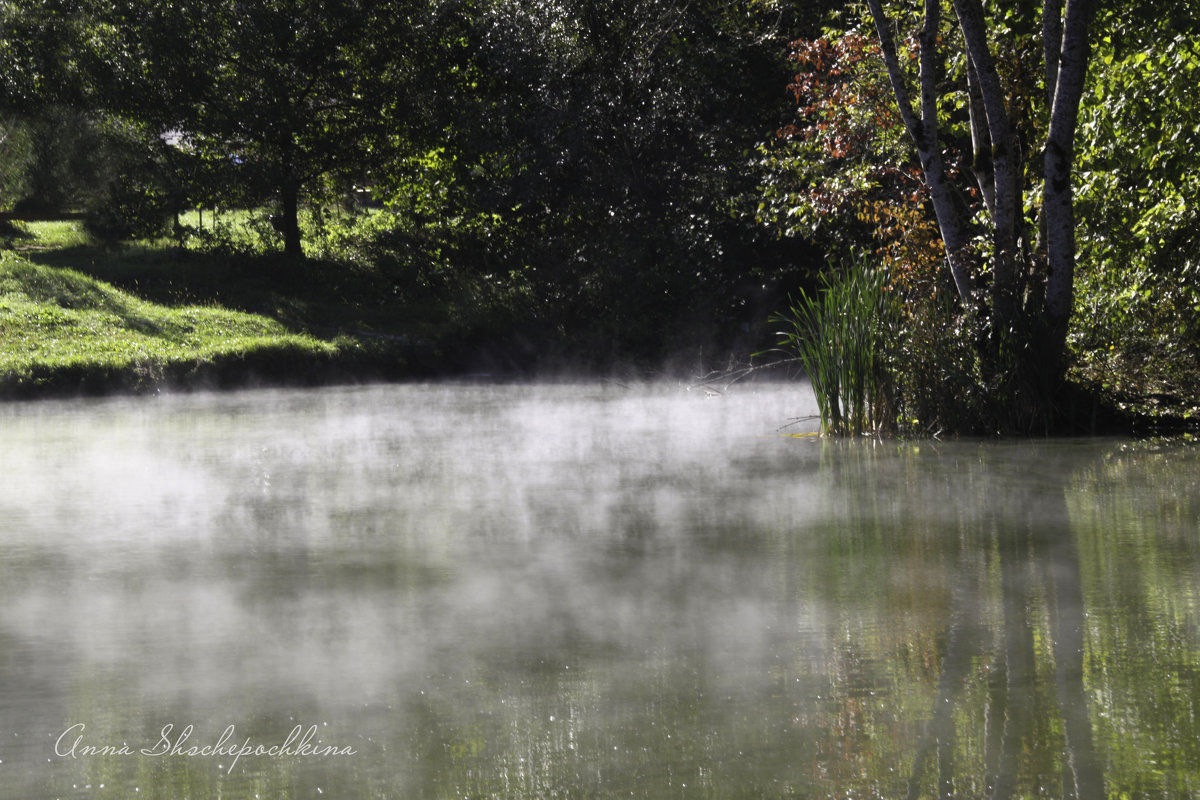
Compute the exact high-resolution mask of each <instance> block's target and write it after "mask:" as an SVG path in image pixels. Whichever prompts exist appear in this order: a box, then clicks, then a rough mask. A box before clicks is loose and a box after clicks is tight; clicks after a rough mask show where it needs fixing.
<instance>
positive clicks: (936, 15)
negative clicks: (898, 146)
mask: <svg viewBox="0 0 1200 800" xmlns="http://www.w3.org/2000/svg"><path fill="white" fill-rule="evenodd" d="M867 5H868V6H869V7H870V9H871V17H872V19H873V20H874V21H875V31H876V33H877V35H878V36H879V48H880V51H881V52H882V53H883V61H884V64H885V65H886V66H887V71H888V79H889V80H890V81H891V85H892V93H893V94H894V95H895V99H896V104H897V105H898V106H899V108H900V116H901V117H902V118H903V120H904V126H905V127H906V128H907V129H908V132H909V135H910V136H911V137H912V139H913V143H914V144H916V146H917V156H918V157H919V158H920V160H921V171H922V173H923V174H924V176H925V184H926V186H928V187H929V198H930V201H931V202H932V203H933V209H934V214H935V215H936V217H937V223H938V231H939V233H940V234H941V236H942V242H943V243H944V244H945V246H946V261H947V262H948V263H949V265H950V274H951V275H952V276H953V278H954V286H955V288H956V289H957V291H958V296H959V299H960V300H962V302H963V303H971V302H973V296H974V294H975V278H974V275H973V271H972V262H971V258H970V238H969V237H968V236H967V226H966V222H965V219H964V215H963V214H962V213H961V207H960V206H959V204H958V203H957V202H956V196H955V192H954V190H953V187H952V186H951V185H950V182H949V180H948V179H947V178H946V169H945V164H944V163H943V160H942V149H941V145H940V143H939V142H938V124H937V105H938V98H939V94H938V78H939V74H940V70H939V68H938V51H937V44H938V27H939V25H940V23H941V2H940V0H925V23H924V26H923V27H922V29H921V36H920V48H921V50H920V56H919V57H920V74H919V79H920V90H921V116H920V117H919V118H918V116H917V113H916V111H915V110H914V108H913V104H912V99H911V98H910V96H909V92H908V86H907V84H906V83H905V80H904V69H903V68H902V67H901V66H900V59H899V58H898V57H897V55H896V42H895V39H894V38H893V36H892V30H891V21H890V20H889V19H888V16H887V14H886V13H885V12H884V10H883V5H882V4H881V2H880V0H867Z"/></svg>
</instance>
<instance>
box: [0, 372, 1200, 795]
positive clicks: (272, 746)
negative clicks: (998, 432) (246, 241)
mask: <svg viewBox="0 0 1200 800" xmlns="http://www.w3.org/2000/svg"><path fill="white" fill-rule="evenodd" d="M805 413H811V408H810V400H809V399H808V398H807V397H806V395H805V394H804V393H803V392H801V391H800V390H799V389H798V387H797V386H795V385H758V386H755V385H747V386H739V387H734V388H733V389H732V390H731V391H730V392H728V393H727V394H725V395H721V396H712V397H710V396H706V395H705V394H704V393H697V392H689V391H687V390H686V388H685V387H679V386H673V385H672V386H667V385H652V386H645V385H634V386H625V385H618V384H603V385H553V386H542V387H530V386H476V385H430V386H424V385H413V386H385V387H369V388H347V389H325V390H315V391H307V390H306V391H250V392H238V393H233V394H225V395H202V394H200V395H186V396H174V397H161V398H153V399H147V398H142V399H113V400H99V401H97V400H91V401H70V402H45V403H36V404H27V403H18V404H11V405H7V406H3V407H0V430H3V436H4V441H3V443H2V444H0V521H2V522H0V525H2V528H0V785H3V786H4V787H6V788H5V789H3V791H2V792H0V795H2V796H4V797H9V796H11V797H14V798H15V797H20V798H30V799H31V800H37V799H38V798H68V797H101V798H133V797H148V798H183V797H187V798H194V799H207V798H218V797H220V798H235V799H239V798H253V797H263V798H266V797H296V798H317V797H335V798H368V797H369V798H393V797H394V798H451V797H456V798H461V797H534V798H549V797H571V798H575V797H600V798H607V797H653V798H658V797H664V798H666V797H671V798H675V797H712V798H741V797H747V798H749V797H883V798H892V797H929V796H936V795H937V794H938V793H939V792H941V793H943V794H947V795H953V796H956V797H981V798H982V797H988V798H991V797H1033V796H1053V797H1060V796H1074V797H1084V798H1090V797H1102V796H1112V797H1196V796H1200V744H1198V743H1200V709H1198V708H1197V702H1198V698H1200V635H1198V634H1200V628H1198V623H1200V616H1198V615H1200V580H1198V579H1200V525H1198V524H1197V521H1198V518H1200V485H1198V484H1200V479H1198V478H1197V477H1196V476H1197V474H1200V473H1198V471H1197V456H1196V451H1195V450H1193V449H1191V448H1188V447H1184V446H1167V445H1155V444H1147V443H1134V442H1126V441H1116V440H1084V441H1061V442H1049V443H1045V442H1042V443H1029V442H1019V443H995V442H942V443H935V442H919V443H914V442H900V443H897V442H886V443H879V442H869V441H862V442H825V441H821V440H819V439H816V438H814V437H804V436H802V437H794V436H788V435H786V434H789V433H795V432H800V431H805V430H811V429H812V423H805V424H802V425H799V426H796V425H793V426H790V427H786V428H783V429H782V430H781V427H782V426H787V425H788V423H789V421H790V419H791V418H793V417H796V416H798V415H802V414H805ZM806 425H807V427H805V426H806ZM168 726H169V727H168ZM164 731H165V733H164ZM245 748H249V752H247V753H246V754H244V755H237V753H238V751H239V750H242V749H245ZM172 750H173V751H174V752H171V751H172ZM164 751H165V752H164Z"/></svg>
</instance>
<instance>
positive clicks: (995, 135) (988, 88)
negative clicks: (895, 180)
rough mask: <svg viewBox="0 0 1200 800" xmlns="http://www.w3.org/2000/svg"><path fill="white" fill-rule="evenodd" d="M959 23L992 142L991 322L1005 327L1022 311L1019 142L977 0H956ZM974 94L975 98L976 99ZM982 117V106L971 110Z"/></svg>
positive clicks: (976, 115) (988, 138) (955, 6)
mask: <svg viewBox="0 0 1200 800" xmlns="http://www.w3.org/2000/svg"><path fill="white" fill-rule="evenodd" d="M954 11H955V14H956V15H957V16H958V26H959V29H960V30H961V31H962V34H963V40H964V42H965V43H966V47H967V57H968V59H969V61H970V70H971V71H972V72H973V73H974V76H975V83H976V84H977V86H978V97H979V101H980V102H982V104H983V112H984V114H983V116H984V117H985V118H986V120H987V131H988V137H987V142H988V144H990V146H991V153H990V162H991V171H992V175H993V180H994V185H993V197H994V199H993V202H992V207H991V217H992V219H991V227H992V247H993V255H992V313H993V320H992V324H993V327H994V328H999V329H1002V330H1003V329H1006V328H1009V327H1011V326H1012V325H1013V324H1014V322H1015V321H1016V319H1017V317H1018V316H1019V314H1020V311H1021V303H1020V299H1019V298H1018V297H1017V290H1018V286H1019V280H1018V271H1019V267H1020V265H1019V247H1018V242H1019V240H1020V224H1021V218H1022V216H1021V201H1022V196H1021V194H1022V193H1021V144H1020V142H1019V141H1018V139H1017V131H1016V128H1015V127H1014V125H1013V123H1012V119H1011V118H1010V117H1009V115H1008V109H1007V103H1006V102H1005V93H1004V87H1003V86H1002V85H1001V83H1000V75H999V73H998V72H997V71H996V64H995V62H994V60H993V59H992V53H991V50H990V49H989V48H988V42H987V25H986V23H985V21H984V17H983V6H982V5H980V2H979V0H954ZM974 99H975V98H974V97H972V98H971V100H972V102H973V101H974ZM972 116H974V117H978V116H979V114H978V111H974V110H973V111H972Z"/></svg>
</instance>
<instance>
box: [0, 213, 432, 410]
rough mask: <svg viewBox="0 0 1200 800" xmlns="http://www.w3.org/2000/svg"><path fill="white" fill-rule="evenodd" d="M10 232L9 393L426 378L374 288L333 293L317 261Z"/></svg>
mask: <svg viewBox="0 0 1200 800" xmlns="http://www.w3.org/2000/svg"><path fill="white" fill-rule="evenodd" d="M9 233H10V236H9V238H8V240H7V241H6V242H4V244H5V245H6V246H5V247H4V249H2V250H0V398H4V399H18V398H31V397H41V396H69V395H96V394H110V393H129V392H133V393H147V392H155V391H161V390H170V389H196V388H231V387H238V386H253V385H297V384H300V385H311V384H318V383H330V382H338V381H355V380H367V379H372V378H382V377H396V376H398V375H402V374H412V373H414V372H419V371H420V369H421V366H420V362H421V358H420V355H419V353H418V352H417V351H419V349H420V347H419V346H417V345H413V344H412V342H413V341H414V338H413V337H412V336H406V335H403V334H402V333H400V332H398V331H394V330H380V329H379V326H378V325H377V322H378V320H375V319H372V318H371V317H372V314H371V313H370V312H371V309H370V308H369V307H368V305H369V304H367V303H364V302H361V301H362V299H363V297H367V296H371V295H372V294H373V292H374V289H375V287H372V286H369V285H362V284H364V283H367V282H365V281H362V280H359V281H349V280H346V279H345V276H342V280H340V281H339V282H340V283H342V284H347V285H346V286H338V287H334V286H330V285H329V280H328V276H326V277H321V275H322V274H323V273H326V272H329V271H330V270H329V269H328V268H322V265H319V264H317V265H308V264H302V265H286V264H283V263H280V262H279V260H278V259H272V258H249V257H241V258H239V257H233V256H229V255H221V254H214V253H198V252H195V251H189V250H184V249H180V248H174V247H171V246H170V245H169V244H167V243H140V244H135V245H126V246H116V247H114V246H105V245H101V244H96V243H93V242H91V241H89V240H88V239H87V237H86V236H85V235H84V234H82V233H81V232H80V231H79V229H78V225H77V224H76V223H74V222H71V221H59V222H39V223H24V224H20V225H19V226H14V227H13V228H12V230H11V231H10V232H9ZM325 266H326V267H327V265H325ZM318 278H320V279H318ZM352 283H353V284H356V285H354V286H353V287H351V286H349V284H352Z"/></svg>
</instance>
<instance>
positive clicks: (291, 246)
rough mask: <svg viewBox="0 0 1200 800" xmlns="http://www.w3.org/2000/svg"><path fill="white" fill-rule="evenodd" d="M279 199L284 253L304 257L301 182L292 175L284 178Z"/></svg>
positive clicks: (292, 256)
mask: <svg viewBox="0 0 1200 800" xmlns="http://www.w3.org/2000/svg"><path fill="white" fill-rule="evenodd" d="M279 199H280V202H281V204H282V206H283V209H282V212H281V219H280V222H281V228H282V232H283V252H284V255H287V256H289V257H291V258H303V257H304V248H303V247H302V246H301V242H300V182H299V181H297V180H296V179H295V178H294V177H292V176H290V175H289V176H288V177H286V178H284V181H283V186H281V187H280V192H279Z"/></svg>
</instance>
